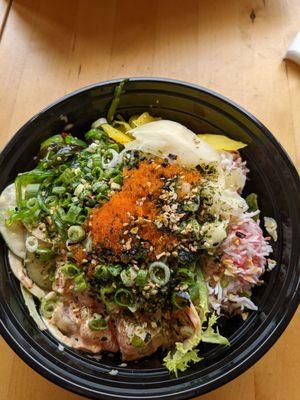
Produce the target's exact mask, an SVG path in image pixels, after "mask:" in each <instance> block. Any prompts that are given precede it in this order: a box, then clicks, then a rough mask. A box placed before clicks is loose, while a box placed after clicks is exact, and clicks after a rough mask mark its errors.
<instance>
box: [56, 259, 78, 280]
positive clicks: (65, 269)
mask: <svg viewBox="0 0 300 400" xmlns="http://www.w3.org/2000/svg"><path fill="white" fill-rule="evenodd" d="M61 272H62V273H63V274H64V275H66V276H67V277H69V278H73V277H74V276H77V275H78V274H79V272H80V271H79V268H78V267H77V265H76V264H73V263H70V262H69V263H66V264H64V265H63V266H62V267H61Z"/></svg>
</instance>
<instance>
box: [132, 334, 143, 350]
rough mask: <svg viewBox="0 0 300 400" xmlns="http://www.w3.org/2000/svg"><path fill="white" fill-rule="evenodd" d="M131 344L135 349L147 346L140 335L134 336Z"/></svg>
mask: <svg viewBox="0 0 300 400" xmlns="http://www.w3.org/2000/svg"><path fill="white" fill-rule="evenodd" d="M131 344H132V346H133V347H143V346H144V345H145V342H144V341H143V339H142V338H141V337H139V336H138V335H133V338H132V339H131Z"/></svg>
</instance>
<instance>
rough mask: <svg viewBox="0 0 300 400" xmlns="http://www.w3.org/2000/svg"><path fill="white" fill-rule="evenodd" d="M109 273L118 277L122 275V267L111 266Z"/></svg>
mask: <svg viewBox="0 0 300 400" xmlns="http://www.w3.org/2000/svg"><path fill="white" fill-rule="evenodd" d="M108 271H109V273H110V274H111V275H112V276H114V277H115V276H118V275H120V273H121V271H122V267H121V265H118V264H117V265H109V266H108Z"/></svg>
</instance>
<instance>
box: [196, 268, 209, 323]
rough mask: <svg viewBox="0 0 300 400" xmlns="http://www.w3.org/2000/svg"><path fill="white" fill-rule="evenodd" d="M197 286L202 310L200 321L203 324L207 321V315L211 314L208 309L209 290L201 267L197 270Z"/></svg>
mask: <svg viewBox="0 0 300 400" xmlns="http://www.w3.org/2000/svg"><path fill="white" fill-rule="evenodd" d="M196 284H197V285H198V290H199V308H200V319H201V322H202V324H203V322H205V321H206V319H207V317H206V314H207V313H208V312H209V308H208V290H207V286H206V282H205V279H204V275H203V272H202V270H201V268H200V267H198V268H197V269H196Z"/></svg>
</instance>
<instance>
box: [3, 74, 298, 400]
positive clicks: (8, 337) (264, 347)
mask: <svg viewBox="0 0 300 400" xmlns="http://www.w3.org/2000/svg"><path fill="white" fill-rule="evenodd" d="M122 79H123V78H118V79H112V80H106V81H102V82H96V83H93V84H90V85H87V86H84V87H82V88H80V89H77V90H75V91H72V92H70V93H68V94H66V95H64V96H63V97H60V98H59V99H58V100H56V101H54V102H52V103H51V104H50V105H48V106H46V107H44V108H43V109H42V110H41V111H40V112H38V113H36V114H35V115H34V116H33V117H32V118H30V119H29V120H28V121H27V122H26V123H25V124H24V125H22V126H21V127H20V128H19V129H18V130H17V132H16V133H15V134H14V135H13V137H12V138H11V139H10V140H9V141H8V142H7V143H6V145H5V146H4V148H3V150H2V152H1V153H0V161H2V160H4V159H5V158H6V157H7V156H8V155H9V153H10V152H11V150H12V149H13V148H14V146H15V145H16V143H17V142H18V141H19V139H20V137H21V135H22V134H23V131H24V130H26V129H27V127H28V126H30V125H31V124H32V123H33V122H34V121H35V120H36V119H38V118H39V117H40V116H41V115H42V114H44V113H45V112H48V111H49V110H51V109H52V108H54V107H56V106H57V105H59V104H60V103H61V102H63V101H66V100H68V99H70V98H72V97H75V96H77V95H78V94H81V93H83V92H86V91H89V90H91V89H96V88H100V87H103V86H108V85H116V84H118V83H119V82H120V81H121V80H122ZM129 82H140V83H142V82H158V83H167V84H171V85H179V86H183V87H187V88H190V89H195V90H196V91H200V92H202V93H204V94H207V95H210V96H213V97H215V98H217V99H219V100H221V101H223V102H225V103H227V104H228V105H229V106H231V107H233V108H234V109H236V110H237V111H238V112H240V113H242V114H244V115H245V116H246V117H247V118H249V119H250V120H251V121H252V122H253V123H254V124H255V125H256V126H257V127H258V128H259V129H260V130H261V131H263V133H264V134H265V135H266V136H267V137H268V138H269V139H270V140H271V141H272V142H273V144H274V145H275V146H276V148H277V149H278V151H279V152H280V153H281V156H282V157H283V159H284V161H285V163H286V164H287V165H288V166H289V170H290V173H291V175H292V178H293V179H294V181H295V182H296V183H298V193H299V194H300V177H299V174H298V172H297V169H296V167H295V165H294V164H293V162H292V160H291V158H290V156H289V155H288V154H287V152H286V150H285V149H284V148H283V147H282V145H281V144H280V143H279V141H278V140H277V139H276V138H275V136H274V135H273V134H272V133H271V132H270V131H269V130H268V128H266V126H265V125H264V124H262V123H261V122H260V121H259V120H258V119H257V118H256V117H255V116H254V115H253V114H251V113H250V112H248V111H247V110H245V109H244V108H243V107H241V106H240V105H238V104H237V103H235V102H234V101H232V100H230V99H228V98H227V97H225V96H223V95H221V94H219V93H217V92H215V91H213V90H211V89H208V88H205V87H202V86H200V85H197V84H193V83H188V82H185V81H182V80H176V79H170V78H163V77H132V78H129ZM299 285H300V279H298V283H297V286H296V289H295V291H294V292H293V295H292V296H291V297H290V299H289V307H288V308H287V309H286V311H285V313H284V315H283V316H282V318H281V319H280V322H279V324H278V325H277V326H276V327H275V328H274V329H273V331H272V334H271V336H269V337H268V338H266V339H265V340H264V341H263V342H261V343H260V345H259V347H258V348H256V349H255V351H254V353H253V354H252V355H251V357H249V358H248V359H246V360H244V361H243V362H242V364H238V365H236V366H233V367H232V368H231V370H230V373H229V372H228V371H227V372H226V374H223V375H222V374H221V375H220V376H219V377H218V378H217V379H215V380H214V381H211V382H209V383H208V384H207V385H206V386H205V388H203V387H202V386H201V387H200V388H199V387H193V388H189V389H186V390H182V391H179V392H176V393H174V394H176V395H177V396H179V397H178V398H191V396H192V397H194V396H197V395H201V394H204V393H208V392H210V391H212V390H214V389H217V388H218V387H220V386H222V385H224V384H225V383H228V382H230V381H231V380H233V379H235V378H236V377H237V376H239V375H241V374H242V373H243V372H245V371H246V370H247V369H249V368H250V367H251V366H253V365H254V364H255V363H256V362H257V361H258V360H259V359H260V358H261V357H262V356H263V355H264V354H265V353H266V352H267V351H268V350H269V349H270V348H271V347H272V346H273V344H274V343H275V342H276V341H277V340H278V338H279V337H280V336H281V334H282V333H283V331H284V330H285V328H286V327H287V325H288V324H289V322H290V321H291V319H292V317H293V315H294V314H295V312H296V310H297V307H298V303H299V301H300V291H299ZM1 306H2V305H1V304H0V312H1ZM0 333H1V335H2V337H3V339H4V340H5V341H6V343H7V344H8V345H9V346H10V347H11V348H12V350H13V351H14V352H15V353H16V354H17V355H18V356H19V357H20V358H21V359H22V360H23V361H24V362H25V363H26V364H27V365H29V366H30V367H31V368H32V369H33V370H35V371H36V372H38V373H39V374H40V375H42V376H43V377H44V378H46V379H48V380H50V381H51V382H53V383H55V384H57V385H59V386H61V387H62V388H64V389H68V390H70V391H71V392H73V393H76V394H79V395H84V396H88V397H90V398H95V399H96V398H99V395H100V392H97V393H93V392H92V390H90V389H89V393H87V391H86V389H85V388H84V387H83V386H80V385H79V384H76V383H75V382H70V381H68V380H67V379H66V378H65V377H62V376H59V375H58V374H57V373H55V371H53V370H50V369H49V368H48V367H46V366H45V365H43V364H41V363H39V362H38V361H37V360H36V359H35V358H34V356H32V355H31V354H30V352H29V351H27V350H26V349H24V348H22V347H21V345H20V343H18V341H17V339H16V338H15V337H14V336H13V335H12V333H11V332H10V331H9V328H8V327H7V326H5V323H4V320H2V318H1V314H0ZM116 384H117V385H118V383H117V382H116ZM101 395H102V396H103V398H107V399H113V398H117V397H116V396H115V395H110V394H108V393H102V394H101ZM173 396H174V395H170V394H160V395H159V396H151V397H150V396H149V397H147V398H148V399H152V398H153V399H154V398H157V397H163V398H166V399H167V398H171V397H173ZM120 398H129V397H127V396H126V397H125V396H121V397H120ZM130 398H133V397H130ZM137 398H141V397H137Z"/></svg>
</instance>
